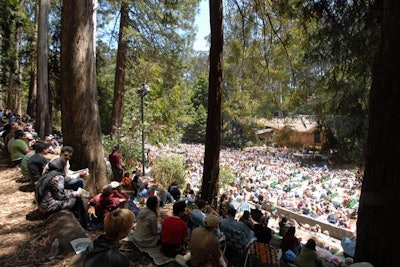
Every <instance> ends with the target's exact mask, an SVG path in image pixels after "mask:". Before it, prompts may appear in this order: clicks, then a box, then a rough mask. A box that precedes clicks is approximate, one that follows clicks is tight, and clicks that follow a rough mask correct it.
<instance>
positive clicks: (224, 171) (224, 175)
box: [219, 165, 236, 190]
mask: <svg viewBox="0 0 400 267" xmlns="http://www.w3.org/2000/svg"><path fill="white" fill-rule="evenodd" d="M235 180H236V175H235V173H234V171H233V170H232V168H231V167H230V166H229V165H224V166H221V168H220V169H219V188H221V189H223V190H226V189H227V188H228V185H230V184H232V183H233V182H235Z"/></svg>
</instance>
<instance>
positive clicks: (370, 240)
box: [355, 0, 400, 267]
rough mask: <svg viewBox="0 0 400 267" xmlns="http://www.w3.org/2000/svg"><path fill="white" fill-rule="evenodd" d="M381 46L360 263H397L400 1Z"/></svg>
mask: <svg viewBox="0 0 400 267" xmlns="http://www.w3.org/2000/svg"><path fill="white" fill-rule="evenodd" d="M383 9H384V10H383V23H382V33H381V40H380V47H379V50H378V55H377V57H376V60H375V63H374V66H373V72H372V87H371V92H370V104H369V131H368V142H367V149H366V165H365V173H364V177H363V184H362V189H361V197H360V205H359V211H358V212H359V216H358V221H357V247H356V255H355V261H356V262H359V261H367V262H370V263H371V264H373V265H374V266H378V267H379V266H397V265H399V263H398V261H399V260H398V258H399V257H398V254H397V253H398V249H399V245H398V243H399V241H400V227H399V221H400V206H399V200H400V169H399V164H400V156H399V147H400V139H399V132H400V104H399V103H400V76H399V69H400V49H399V48H400V1H398V0H384V1H383Z"/></svg>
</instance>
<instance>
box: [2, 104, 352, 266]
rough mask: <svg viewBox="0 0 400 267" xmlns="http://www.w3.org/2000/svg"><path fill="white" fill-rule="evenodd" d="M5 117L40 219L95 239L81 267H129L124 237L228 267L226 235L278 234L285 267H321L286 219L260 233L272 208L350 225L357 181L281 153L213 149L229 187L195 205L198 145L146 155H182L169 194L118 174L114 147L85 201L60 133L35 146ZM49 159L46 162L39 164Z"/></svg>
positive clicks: (29, 134) (10, 145) (21, 126)
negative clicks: (164, 211) (105, 174)
mask: <svg viewBox="0 0 400 267" xmlns="http://www.w3.org/2000/svg"><path fill="white" fill-rule="evenodd" d="M10 113H12V112H11V111H10V110H7V111H5V112H2V114H1V115H2V116H1V117H2V118H3V120H2V125H1V127H2V129H1V130H2V132H1V136H2V138H3V143H4V149H6V151H7V152H8V154H9V156H10V161H11V163H12V164H11V166H18V167H19V169H20V170H21V173H22V174H23V176H24V177H25V178H27V179H29V180H30V181H31V184H32V185H33V186H34V188H35V200H36V203H37V205H38V207H39V210H40V211H41V212H42V213H43V214H46V215H48V214H51V213H54V212H57V211H59V210H63V209H68V210H70V211H71V212H72V213H73V214H74V215H75V216H76V218H77V220H78V221H79V223H80V224H81V226H82V227H83V228H85V229H103V230H104V234H102V235H100V236H99V237H97V238H96V239H95V240H94V241H93V242H92V244H91V245H90V246H89V247H88V249H87V256H86V260H85V264H84V266H130V260H129V258H127V256H126V255H125V254H124V253H123V252H121V251H119V249H118V248H119V240H121V239H122V238H125V237H126V236H128V235H130V236H131V239H132V241H133V242H134V243H135V244H136V245H137V246H139V247H157V246H159V247H160V251H161V252H162V253H163V254H164V255H165V256H167V257H172V258H175V260H176V261H177V262H178V263H179V264H180V265H182V266H187V265H190V266H228V265H229V261H230V257H231V256H233V255H237V254H238V253H239V252H240V250H239V251H236V249H237V248H235V247H234V246H230V243H229V242H228V241H229V240H228V239H229V237H230V236H231V234H232V232H233V233H236V234H238V235H240V236H241V241H240V242H242V243H245V244H246V243H248V242H251V241H253V242H254V240H257V242H258V243H265V244H270V242H271V239H272V238H273V236H274V235H278V236H280V239H281V242H280V245H279V248H280V249H282V253H283V259H284V261H287V262H291V263H295V264H297V266H300V267H306V266H322V265H321V264H322V263H321V261H320V260H319V259H318V255H317V253H316V244H315V241H314V240H313V239H310V240H308V241H307V242H306V243H305V244H301V243H300V240H299V239H298V238H296V236H295V231H296V229H295V227H294V226H293V225H289V224H288V223H287V222H286V218H282V220H281V222H280V228H279V231H277V232H276V233H275V230H273V229H271V228H270V227H268V221H269V218H270V216H273V215H274V210H275V209H274V207H277V206H281V207H285V208H287V209H290V210H292V211H296V212H300V213H302V214H304V215H307V216H311V217H314V218H318V219H321V220H327V221H329V222H330V223H332V224H335V225H338V226H341V227H346V228H349V229H352V230H354V229H353V224H352V223H351V218H356V216H357V213H356V211H357V204H358V203H357V201H358V196H359V190H360V181H359V180H358V179H356V173H355V172H352V171H348V170H335V169H331V168H330V167H328V166H327V165H325V166H320V167H319V166H315V165H311V166H306V165H304V164H303V163H302V162H301V161H299V160H297V159H296V158H295V157H294V156H293V153H292V152H289V151H288V150H284V149H283V150H278V149H273V150H271V149H267V148H257V149H248V150H247V149H244V150H235V149H222V150H221V154H220V163H221V166H223V165H227V166H229V167H230V168H231V169H232V170H233V172H234V173H235V176H236V178H235V179H234V180H233V181H231V183H230V184H229V186H227V187H222V188H221V189H220V192H219V197H220V198H219V201H218V206H217V207H216V208H214V209H213V208H211V207H210V206H209V205H208V203H207V202H206V201H204V200H202V199H200V198H197V197H196V196H198V195H199V194H198V193H199V189H200V188H201V178H202V165H203V164H202V161H203V155H204V146H203V145H196V144H181V145H180V146H179V148H169V147H164V148H162V149H160V148H157V147H154V148H152V154H153V155H154V156H155V157H162V156H165V155H168V153H177V152H178V153H181V154H182V155H183V157H184V159H183V160H184V161H185V162H186V163H187V165H188V166H189V167H190V170H189V171H188V173H187V176H186V181H187V184H186V185H185V186H186V187H185V186H184V185H180V184H178V183H177V182H173V183H172V184H171V185H169V186H168V188H164V187H162V186H161V185H158V184H157V177H151V170H150V166H148V167H149V169H148V172H147V173H146V174H148V176H141V175H140V173H139V172H138V173H137V174H135V173H133V174H132V173H129V172H124V169H123V159H122V156H121V154H120V153H119V152H118V150H119V146H118V145H116V146H114V147H113V149H112V151H110V153H109V154H108V155H107V157H106V161H107V165H108V166H109V167H110V169H111V172H112V181H111V182H110V183H109V184H106V185H104V186H103V188H102V190H101V192H98V194H96V195H95V196H92V197H89V199H88V200H86V198H85V197H84V195H83V193H82V192H84V190H82V189H84V187H85V177H87V175H88V174H89V173H88V170H79V171H72V170H70V166H69V160H70V158H71V157H72V156H73V152H74V150H73V148H72V147H71V146H63V145H62V136H61V134H60V133H59V132H57V135H56V136H54V135H51V136H47V137H46V138H45V140H39V139H38V138H37V134H36V133H35V130H34V128H33V122H32V121H30V120H29V116H22V117H19V116H15V114H13V115H10ZM49 153H51V154H54V155H53V156H51V157H48V154H49ZM50 158H51V160H49V159H50ZM131 176H133V177H131ZM169 203H170V205H171V206H172V214H171V216H168V217H166V218H164V219H163V220H162V221H160V218H159V217H160V216H159V212H158V210H159V207H160V206H165V205H168V204H169ZM266 207H268V208H266ZM266 210H268V211H266ZM344 241H345V240H343V242H344ZM346 241H348V240H346ZM350 241H351V242H353V243H354V242H355V241H354V240H350ZM350 241H349V242H350ZM240 242H239V243H240ZM349 242H347V243H346V245H348V243H349ZM343 247H345V245H344V246H343ZM352 253H353V254H351V252H350V253H348V254H346V256H349V257H353V256H354V246H353V251H352ZM338 264H339V262H338ZM349 264H350V262H349Z"/></svg>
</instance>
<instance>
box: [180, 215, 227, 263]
mask: <svg viewBox="0 0 400 267" xmlns="http://www.w3.org/2000/svg"><path fill="white" fill-rule="evenodd" d="M220 222H221V219H220V217H219V216H217V215H214V214H210V215H208V216H207V217H206V218H205V220H204V225H203V227H199V228H196V229H194V230H193V233H192V235H191V237H190V243H189V250H190V254H191V256H190V262H191V266H193V267H200V266H223V267H226V266H228V265H227V263H226V259H225V258H224V254H223V253H222V251H221V247H220V242H219V240H218V237H217V236H216V235H215V231H217V230H218V228H219V224H220ZM177 257H178V258H179V257H180V256H179V255H178V256H177Z"/></svg>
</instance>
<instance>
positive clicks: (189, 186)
mask: <svg viewBox="0 0 400 267" xmlns="http://www.w3.org/2000/svg"><path fill="white" fill-rule="evenodd" d="M190 190H192V186H191V185H190V183H187V184H186V187H185V189H184V190H183V192H182V195H183V196H184V197H187V195H188V194H189V193H190Z"/></svg>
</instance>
